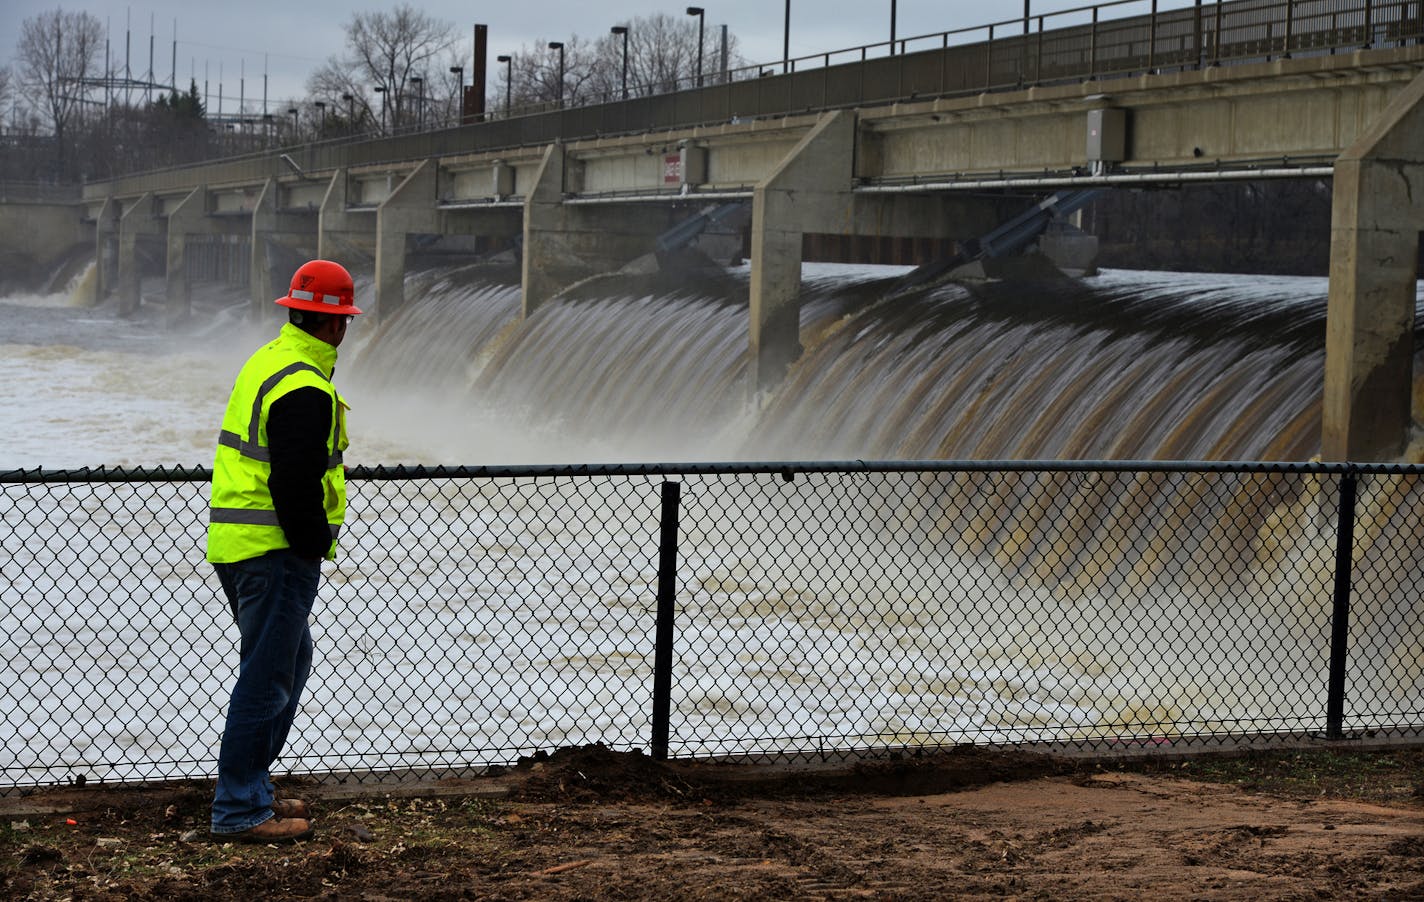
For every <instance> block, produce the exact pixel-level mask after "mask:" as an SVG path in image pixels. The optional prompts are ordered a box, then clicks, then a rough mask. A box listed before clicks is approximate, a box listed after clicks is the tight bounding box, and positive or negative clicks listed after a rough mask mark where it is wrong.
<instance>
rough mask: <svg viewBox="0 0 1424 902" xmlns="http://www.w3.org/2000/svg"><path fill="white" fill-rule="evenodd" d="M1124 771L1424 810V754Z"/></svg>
mask: <svg viewBox="0 0 1424 902" xmlns="http://www.w3.org/2000/svg"><path fill="white" fill-rule="evenodd" d="M1121 769H1122V770H1132V771H1136V772H1141V773H1163V774H1171V775H1174V776H1178V777H1184V778H1187V779H1191V780H1201V781H1203V782H1211V783H1225V784H1228V785H1231V786H1237V787H1240V788H1241V789H1243V790H1246V791H1248V792H1261V793H1267V794H1270V795H1276V796H1282V797H1285V798H1291V799H1348V800H1355V801H1360V802H1370V803H1373V804H1376V805H1424V749H1417V748H1414V749H1391V750H1386V751H1333V750H1330V749H1302V750H1272V751H1254V752H1246V753H1244V754H1240V755H1232V756H1229V757H1228V756H1220V757H1207V756H1204V757H1201V758H1195V759H1193V760H1190V761H1176V762H1170V763H1162V762H1147V763H1144V764H1140V765H1137V764H1125V765H1124V766H1123V767H1122V768H1121Z"/></svg>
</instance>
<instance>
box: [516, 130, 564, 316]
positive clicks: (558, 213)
mask: <svg viewBox="0 0 1424 902" xmlns="http://www.w3.org/2000/svg"><path fill="white" fill-rule="evenodd" d="M563 200H564V146H563V145H562V144H551V145H549V146H548V147H546V148H544V158H543V159H542V160H540V161H539V169H538V170H537V171H536V172H535V173H534V186H533V187H532V188H530V189H529V190H528V191H526V192H525V193H524V247H523V259H522V261H521V263H522V267H523V275H522V283H523V302H522V303H523V317H524V318H525V319H528V318H529V317H530V316H532V315H533V314H534V311H535V310H538V309H539V306H540V305H541V304H543V303H544V302H545V301H547V300H549V299H550V298H552V297H553V296H554V295H555V294H556V293H557V292H558V291H559V289H560V288H563V287H564V285H565V283H564V280H563V279H561V278H560V277H558V276H557V275H556V274H555V273H554V272H553V267H552V266H549V265H548V264H547V262H546V261H547V260H548V258H550V257H553V256H554V255H555V254H556V253H557V240H558V236H559V234H560V231H561V226H562V225H563V222H564V216H563V213H564V211H563Z"/></svg>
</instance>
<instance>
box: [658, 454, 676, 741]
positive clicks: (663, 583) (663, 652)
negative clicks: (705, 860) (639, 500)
mask: <svg viewBox="0 0 1424 902" xmlns="http://www.w3.org/2000/svg"><path fill="white" fill-rule="evenodd" d="M681 495H682V483H680V482H664V483H663V512H662V530H661V532H660V533H659V536H658V622H657V631H656V636H655V638H654V645H653V742H652V746H653V757H654V758H655V759H657V760H658V761H666V760H667V756H668V722H669V721H670V720H671V717H672V636H673V602H674V601H675V598H676V594H677V513H678V500H679V498H680V497H681Z"/></svg>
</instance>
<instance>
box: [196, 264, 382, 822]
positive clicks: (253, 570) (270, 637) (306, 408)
mask: <svg viewBox="0 0 1424 902" xmlns="http://www.w3.org/2000/svg"><path fill="white" fill-rule="evenodd" d="M354 296H355V292H354V286H353V285H352V282H351V274H350V273H348V272H347V271H346V269H345V268H344V267H342V266H341V265H339V264H337V263H332V262H331V261H329V260H312V261H311V262H309V263H304V264H303V265H302V266H301V267H300V268H299V269H298V270H297V272H296V275H294V276H293V277H292V284H291V287H290V289H289V290H288V292H287V294H286V296H285V297H280V298H278V299H277V303H278V304H281V305H282V306H283V307H287V308H288V311H289V312H288V320H289V322H288V323H287V324H286V325H284V326H283V327H282V330H281V332H280V333H279V334H278V336H277V338H276V339H275V340H273V341H271V342H269V343H268V344H266V345H264V346H263V347H262V348H260V349H258V351H257V352H256V353H255V354H253V355H252V357H251V358H249V359H248V361H247V363H246V364H244V365H243V367H242V371H241V372H240V373H239V374H238V377H237V382H236V384H235V385H234V386H233V390H232V396H231V397H230V398H229V400H228V405H227V412H226V413H225V414H224V415H223V425H222V432H221V433H220V434H219V436H218V450H217V456H216V458H215V461H214V463H213V485H212V500H211V507H210V512H209V523H208V560H209V561H211V562H212V563H213V566H214V568H215V569H216V570H217V574H218V580H219V581H220V582H221V583H222V589H223V594H224V595H226V596H227V600H228V604H229V606H230V607H231V608H232V615H233V619H234V620H236V621H237V627H238V632H239V633H240V634H241V652H240V663H239V666H238V676H237V682H236V684H235V685H234V686H233V690H232V700H231V702H230V703H229V705H228V711H227V723H226V726H225V727H224V729H223V736H222V747H221V749H220V750H219V753H218V783H217V791H216V793H215V795H214V797H213V811H212V828H211V832H212V835H213V837H214V838H215V839H220V840H222V841H238V842H260V843H270V842H291V841H294V840H298V839H304V838H306V837H307V836H310V835H311V832H312V828H311V820H310V813H309V812H308V809H307V805H306V803H305V802H304V801H302V800H300V799H279V798H276V797H275V796H276V794H275V790H274V787H273V786H272V780H271V776H270V774H269V770H268V769H269V768H270V767H271V766H272V763H273V762H274V761H276V760H277V756H278V755H279V754H281V751H282V747H283V745H284V744H285V743H286V740H287V732H288V730H290V729H291V726H292V717H293V715H294V714H295V713H296V710H297V705H298V704H299V703H300V701H301V697H302V687H303V686H304V685H305V684H306V680H307V674H308V673H309V672H310V671H311V660H312V640H311V631H310V630H309V629H308V626H307V618H308V615H309V614H310V613H311V608H312V603H313V602H314V601H315V600H316V592H317V584H318V583H319V582H320V580H321V562H322V559H323V558H326V559H334V558H335V557H336V534H337V530H338V529H339V527H340V526H341V522H342V519H343V518H344V517H345V514H346V480H345V475H344V473H345V471H344V469H343V467H342V464H341V452H342V451H343V450H345V448H346V424H345V417H344V415H343V410H344V409H345V404H344V402H343V401H342V399H341V396H340V395H338V394H337V392H336V389H335V387H333V386H332V384H331V377H332V373H333V372H334V371H335V368H336V349H337V347H338V346H339V345H340V344H341V340H342V339H343V338H344V337H345V336H346V326H347V324H348V322H349V321H350V319H351V317H352V316H354V315H356V314H358V313H360V312H361V311H360V310H359V309H357V307H356V305H355V304H354V303H353V301H354Z"/></svg>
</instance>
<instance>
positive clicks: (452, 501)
mask: <svg viewBox="0 0 1424 902" xmlns="http://www.w3.org/2000/svg"><path fill="white" fill-rule="evenodd" d="M208 479H209V473H208V471H206V470H203V469H172V470H165V469H156V470H107V469H101V470H84V471H74V472H46V471H12V472H8V473H0V486H3V489H0V518H3V522H4V523H5V526H6V530H5V534H4V539H3V544H4V551H5V554H4V557H3V559H0V733H3V734H4V735H5V737H6V738H5V740H4V755H3V757H0V785H3V786H7V787H9V788H10V789H14V788H15V787H23V786H28V785H36V784H53V783H63V782H69V781H77V780H79V779H80V778H81V777H84V778H86V779H87V780H88V781H135V780H158V779H175V778H187V777H203V776H207V775H210V774H211V773H212V772H213V769H214V759H215V756H216V749H217V744H218V738H219V736H218V734H219V731H220V730H221V726H222V714H223V709H224V706H225V705H226V702H227V695H228V692H229V684H230V681H231V679H232V675H233V672H234V669H235V665H236V642H235V631H234V629H233V627H232V626H231V624H230V622H229V618H230V615H229V614H228V612H227V607H226V604H225V602H224V601H222V599H221V597H220V593H219V592H218V590H217V586H216V580H215V579H214V578H213V576H212V574H211V571H210V568H209V567H208V566H207V565H206V564H205V563H203V561H202V549H203V546H204V533H205V529H206V500H207V491H206V487H205V483H206V482H207V481H208ZM350 480H351V481H350V502H351V503H350V518H349V521H348V526H347V528H346V529H345V530H344V531H343V548H342V552H341V553H342V557H341V559H340V560H339V561H337V562H336V563H335V564H328V565H326V568H325V580H324V583H323V585H322V588H321V591H320V593H319V596H318V602H317V608H316V613H315V615H314V618H313V621H314V622H313V632H314V633H315V636H316V645H317V663H316V666H315V669H314V671H313V674H312V679H311V682H310V683H309V684H308V690H307V696H306V700H305V701H304V703H303V708H302V712H301V714H300V715H299V719H298V724H297V728H296V730H294V733H293V738H292V741H291V742H290V743H289V746H288V749H287V754H286V756H285V757H284V759H283V760H282V762H280V766H281V767H282V768H287V769H290V770H291V771H292V772H294V773H306V774H316V775H332V774H341V775H344V776H343V777H342V778H343V779H356V780H361V779H390V778H391V777H390V776H389V775H390V774H403V775H407V776H409V775H413V774H414V775H421V774H428V773H452V772H468V771H471V770H475V769H478V768H480V767H482V766H485V765H490V764H498V763H509V762H513V761H515V760H516V759H518V758H519V757H521V756H525V755H529V754H532V753H534V752H535V751H538V750H551V749H554V748H557V747H562V746H567V745H582V744H587V743H592V742H602V743H604V744H606V745H607V746H609V747H611V748H614V749H621V750H626V749H632V748H646V749H649V750H650V751H651V752H652V753H653V754H655V755H659V756H661V755H670V756H676V757H684V756H754V757H759V758H769V759H775V758H779V757H782V756H800V755H804V754H808V753H809V754H820V755H823V756H831V755H839V754H845V753H851V752H856V751H863V750H875V749H879V750H886V749H927V748H936V747H941V746H945V745H952V744H957V743H964V742H974V743H991V744H1015V743H1038V742H1052V743H1059V744H1066V745H1070V746H1080V747H1104V746H1108V747H1110V746H1114V745H1118V744H1123V743H1130V744H1152V745H1159V744H1169V743H1172V742H1174V741H1187V740H1191V741H1193V742H1201V741H1206V742H1213V741H1220V742H1240V741H1247V742H1249V741H1251V740H1252V739H1253V738H1254V739H1259V738H1260V737H1262V735H1263V734H1264V735H1265V736H1274V737H1280V736H1285V735H1300V734H1318V735H1322V736H1327V737H1344V736H1351V735H1357V734H1360V733H1364V732H1368V733H1370V734H1386V735H1389V734H1393V735H1418V734H1419V732H1420V730H1421V728H1424V652H1421V648H1424V613H1421V611H1420V609H1419V606H1418V604H1417V599H1418V598H1419V596H1420V594H1421V589H1424V566H1421V564H1424V548H1421V544H1420V542H1419V541H1418V536H1419V534H1420V532H1421V530H1424V522H1421V514H1420V511H1424V505H1421V503H1420V502H1421V500H1424V498H1421V496H1424V468H1421V467H1413V466H1356V465H1344V464H1336V465H1329V464H1195V463H1194V464H1169V463H1138V462H1127V463H1104V462H1081V463H1041V462H949V463H938V462H886V463H865V462H859V461H857V462H849V463H835V462H831V463H774V464H703V465H698V464H678V465H662V466H581V467H546V468H536V467H509V468H454V469H450V468H434V469H425V468H422V469H404V468H402V469H379V468H377V469H366V468H357V469H354V470H353V471H352V472H351V474H350ZM383 773H384V774H386V776H384V777H382V776H379V775H380V774H383Z"/></svg>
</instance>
